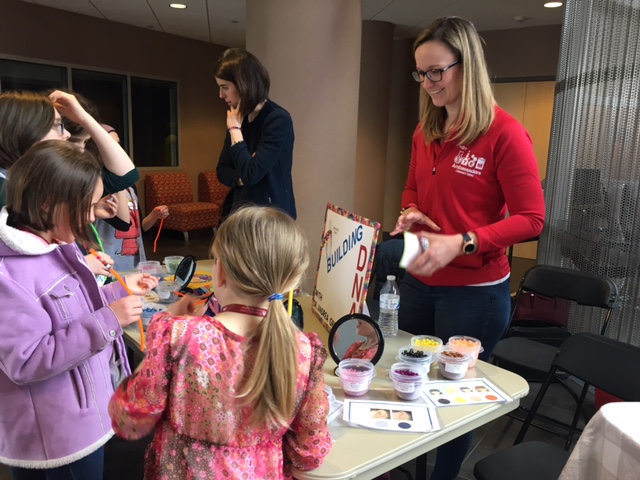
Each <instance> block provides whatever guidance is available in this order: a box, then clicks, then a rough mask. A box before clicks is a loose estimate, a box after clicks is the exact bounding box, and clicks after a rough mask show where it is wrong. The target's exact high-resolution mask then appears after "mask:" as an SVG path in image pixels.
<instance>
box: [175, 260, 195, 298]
mask: <svg viewBox="0 0 640 480" xmlns="http://www.w3.org/2000/svg"><path fill="white" fill-rule="evenodd" d="M195 271H196V259H195V257H194V256H193V255H187V256H186V257H184V258H183V259H182V261H181V262H180V265H178V268H176V274H175V277H174V280H175V281H176V282H178V284H179V285H180V291H188V290H187V285H189V282H191V279H192V278H193V274H194V273H195Z"/></svg>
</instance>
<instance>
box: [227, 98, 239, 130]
mask: <svg viewBox="0 0 640 480" xmlns="http://www.w3.org/2000/svg"><path fill="white" fill-rule="evenodd" d="M232 127H238V128H240V127H242V115H240V102H238V104H237V105H236V106H235V107H234V106H233V105H229V110H227V128H232Z"/></svg>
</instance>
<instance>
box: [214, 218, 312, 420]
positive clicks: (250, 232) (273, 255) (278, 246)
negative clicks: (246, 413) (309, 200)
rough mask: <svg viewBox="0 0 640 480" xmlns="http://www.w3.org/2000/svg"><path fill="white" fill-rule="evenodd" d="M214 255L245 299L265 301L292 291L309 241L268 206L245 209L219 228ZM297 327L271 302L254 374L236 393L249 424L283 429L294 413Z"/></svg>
mask: <svg viewBox="0 0 640 480" xmlns="http://www.w3.org/2000/svg"><path fill="white" fill-rule="evenodd" d="M213 253H214V255H215V256H216V258H217V259H219V261H220V262H221V263H222V267H223V269H224V270H225V272H226V274H227V275H228V276H229V278H230V280H232V281H233V283H234V284H235V285H236V286H237V288H238V289H239V290H240V291H241V292H242V293H243V294H245V295H249V296H253V297H256V298H258V299H266V298H267V297H269V296H271V295H272V294H274V293H280V292H285V293H286V292H288V291H290V290H292V289H294V288H296V287H297V286H298V285H299V283H300V280H301V278H302V275H303V274H304V272H305V270H306V268H307V265H308V264H309V256H308V253H307V241H306V238H305V236H304V233H303V232H302V230H301V229H300V227H298V225H297V224H296V223H295V221H294V220H293V219H292V218H291V217H290V216H288V215H287V214H286V213H284V212H282V211H280V210H276V209H274V208H270V207H247V208H244V209H242V210H239V211H237V212H236V213H234V214H233V215H231V216H230V217H229V218H228V219H227V220H226V221H225V222H224V223H223V224H222V226H221V227H220V229H219V230H218V233H217V234H216V239H215V241H214V244H213ZM296 332H297V327H296V326H295V324H294V323H293V321H292V320H291V319H290V318H289V315H288V313H287V311H286V309H285V307H284V305H283V303H282V301H281V300H280V299H273V300H272V301H270V302H269V307H268V309H267V315H266V317H265V318H264V319H263V321H262V322H261V324H260V326H259V328H258V330H257V331H256V333H255V337H256V338H258V346H257V352H256V358H255V361H254V363H253V369H252V370H251V371H250V372H248V375H247V377H246V378H245V380H244V382H243V383H242V385H241V386H240V388H239V389H238V391H237V397H238V398H239V400H240V401H241V402H242V404H244V405H246V406H252V407H253V415H252V417H251V419H250V422H251V424H253V425H258V424H264V423H267V424H268V425H274V426H286V425H288V424H289V422H290V421H291V418H293V415H294V409H295V397H296V382H297V377H298V342H297V338H296Z"/></svg>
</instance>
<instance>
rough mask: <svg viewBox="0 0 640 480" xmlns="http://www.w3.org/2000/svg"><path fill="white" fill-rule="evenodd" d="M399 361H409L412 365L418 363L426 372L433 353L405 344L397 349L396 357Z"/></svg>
mask: <svg viewBox="0 0 640 480" xmlns="http://www.w3.org/2000/svg"><path fill="white" fill-rule="evenodd" d="M396 358H397V359H398V360H399V361H400V362H405V363H409V364H412V365H420V366H422V367H424V368H426V370H427V373H428V372H429V367H430V365H431V363H432V362H433V355H432V354H431V353H430V352H425V351H424V350H420V349H418V348H414V347H412V346H411V345H405V346H404V347H402V348H401V349H400V350H398V356H397V357H396Z"/></svg>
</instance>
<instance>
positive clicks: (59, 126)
mask: <svg viewBox="0 0 640 480" xmlns="http://www.w3.org/2000/svg"><path fill="white" fill-rule="evenodd" d="M51 128H52V129H54V128H55V129H58V130H59V131H60V135H64V122H62V121H61V122H60V123H56V122H55V121H54V122H53V125H51Z"/></svg>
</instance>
